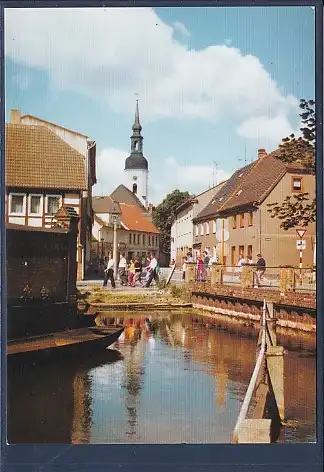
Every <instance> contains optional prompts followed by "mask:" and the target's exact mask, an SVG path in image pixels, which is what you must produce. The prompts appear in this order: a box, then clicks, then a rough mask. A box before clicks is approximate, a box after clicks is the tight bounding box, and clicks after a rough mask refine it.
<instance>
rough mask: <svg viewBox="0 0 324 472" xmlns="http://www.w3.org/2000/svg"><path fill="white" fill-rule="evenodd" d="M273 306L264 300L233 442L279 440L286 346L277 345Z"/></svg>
mask: <svg viewBox="0 0 324 472" xmlns="http://www.w3.org/2000/svg"><path fill="white" fill-rule="evenodd" d="M272 313H273V309H272V305H271V304H269V305H267V303H266V302H265V301H264V304H263V310H262V314H261V317H260V318H261V319H260V331H259V339H258V345H257V353H258V355H257V360H256V363H255V367H254V370H253V373H252V376H251V380H250V383H249V386H248V389H247V391H246V394H245V397H244V400H243V403H242V407H241V410H240V413H239V416H238V419H237V422H236V425H235V428H234V432H233V437H232V442H234V443H270V442H276V441H277V440H278V438H279V435H280V429H281V426H282V423H281V422H282V421H283V420H284V415H285V398H284V349H283V348H282V346H277V339H276V319H275V318H273V317H272Z"/></svg>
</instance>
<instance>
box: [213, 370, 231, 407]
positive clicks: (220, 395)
mask: <svg viewBox="0 0 324 472" xmlns="http://www.w3.org/2000/svg"><path fill="white" fill-rule="evenodd" d="M214 374H215V387H216V392H215V393H216V401H217V405H218V406H225V397H226V389H227V380H228V371H227V369H226V365H225V364H224V362H223V361H219V362H218V363H217V365H216V366H215V370H214Z"/></svg>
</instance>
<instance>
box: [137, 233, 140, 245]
mask: <svg viewBox="0 0 324 472" xmlns="http://www.w3.org/2000/svg"><path fill="white" fill-rule="evenodd" d="M139 243H140V235H139V234H138V235H137V244H139Z"/></svg>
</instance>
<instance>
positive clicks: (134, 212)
mask: <svg viewBox="0 0 324 472" xmlns="http://www.w3.org/2000/svg"><path fill="white" fill-rule="evenodd" d="M119 205H120V210H121V221H122V223H123V224H124V225H125V226H127V228H128V229H129V231H142V232H145V233H155V234H159V231H158V230H157V229H156V227H155V226H154V224H153V223H152V221H150V220H149V219H148V218H146V217H145V215H143V213H142V211H141V209H140V208H139V207H138V206H137V205H127V204H126V203H120V204H119Z"/></svg>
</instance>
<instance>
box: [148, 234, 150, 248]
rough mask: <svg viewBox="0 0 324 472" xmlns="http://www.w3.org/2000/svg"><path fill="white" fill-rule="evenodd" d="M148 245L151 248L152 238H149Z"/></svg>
mask: <svg viewBox="0 0 324 472" xmlns="http://www.w3.org/2000/svg"><path fill="white" fill-rule="evenodd" d="M148 245H149V246H151V236H150V235H149V237H148Z"/></svg>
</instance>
